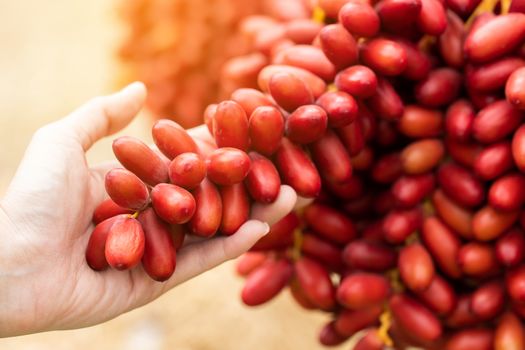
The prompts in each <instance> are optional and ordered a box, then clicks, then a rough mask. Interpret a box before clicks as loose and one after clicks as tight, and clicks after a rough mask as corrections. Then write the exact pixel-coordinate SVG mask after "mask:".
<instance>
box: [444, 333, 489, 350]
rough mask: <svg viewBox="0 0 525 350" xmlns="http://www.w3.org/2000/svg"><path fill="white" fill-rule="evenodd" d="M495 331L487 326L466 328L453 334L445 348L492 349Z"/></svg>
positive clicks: (456, 349) (466, 349)
mask: <svg viewBox="0 0 525 350" xmlns="http://www.w3.org/2000/svg"><path fill="white" fill-rule="evenodd" d="M493 340H494V332H493V331H492V330H490V329H485V328H465V329H462V330H460V331H457V332H456V333H454V334H452V336H451V337H450V339H449V340H448V341H447V344H446V345H445V350H469V349H476V350H478V349H479V350H492V349H493V348H492V342H493Z"/></svg>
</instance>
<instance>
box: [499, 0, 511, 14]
mask: <svg viewBox="0 0 525 350" xmlns="http://www.w3.org/2000/svg"><path fill="white" fill-rule="evenodd" d="M511 3H512V0H501V3H500V6H501V14H502V15H506V14H507V13H509V9H510V4H511Z"/></svg>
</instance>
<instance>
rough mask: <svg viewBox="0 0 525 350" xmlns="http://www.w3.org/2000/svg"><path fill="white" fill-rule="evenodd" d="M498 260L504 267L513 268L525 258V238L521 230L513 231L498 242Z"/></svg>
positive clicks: (496, 248)
mask: <svg viewBox="0 0 525 350" xmlns="http://www.w3.org/2000/svg"><path fill="white" fill-rule="evenodd" d="M494 249H495V250H496V258H497V259H498V262H499V263H500V264H502V265H504V266H508V267H513V266H517V265H518V264H520V263H521V262H522V261H523V259H524V258H525V236H524V235H523V231H521V230H520V229H517V228H515V229H512V230H510V231H509V232H507V233H505V234H504V235H503V236H501V237H500V238H499V239H498V240H497V241H496V246H495V248H494Z"/></svg>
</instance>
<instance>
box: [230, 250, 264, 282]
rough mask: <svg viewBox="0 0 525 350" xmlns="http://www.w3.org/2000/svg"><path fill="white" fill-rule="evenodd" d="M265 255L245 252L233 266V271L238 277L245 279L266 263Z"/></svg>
mask: <svg viewBox="0 0 525 350" xmlns="http://www.w3.org/2000/svg"><path fill="white" fill-rule="evenodd" d="M266 259H267V256H266V254H265V253H260V252H246V253H244V254H243V255H241V256H240V257H239V258H238V259H237V261H236V264H235V271H236V272H237V274H239V276H243V277H246V276H248V275H249V274H250V273H252V272H253V271H255V270H256V269H257V268H258V267H260V266H261V265H262V264H264V262H265V261H266Z"/></svg>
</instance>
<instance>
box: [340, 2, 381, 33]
mask: <svg viewBox="0 0 525 350" xmlns="http://www.w3.org/2000/svg"><path fill="white" fill-rule="evenodd" d="M339 23H341V24H342V25H343V26H344V27H345V28H346V30H348V31H349V32H350V33H352V34H353V35H356V36H364V37H372V36H374V35H376V34H377V32H378V31H379V27H380V24H381V23H380V20H379V16H378V15H377V13H376V11H375V10H374V8H373V7H372V6H370V5H369V4H368V3H366V2H357V1H356V2H349V3H347V4H346V5H344V6H343V7H342V8H341V10H340V11H339Z"/></svg>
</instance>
